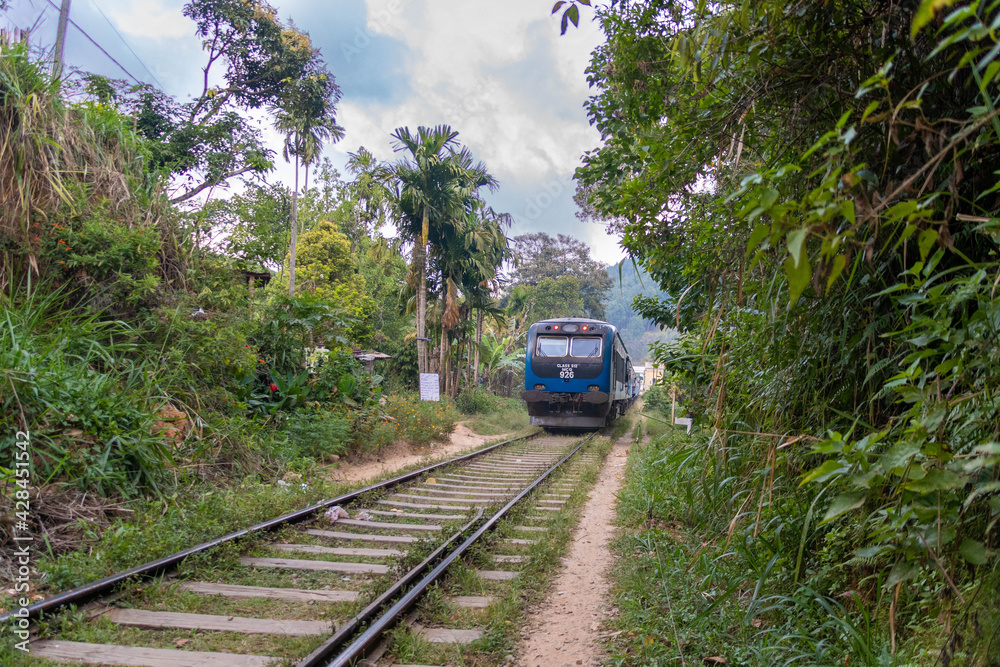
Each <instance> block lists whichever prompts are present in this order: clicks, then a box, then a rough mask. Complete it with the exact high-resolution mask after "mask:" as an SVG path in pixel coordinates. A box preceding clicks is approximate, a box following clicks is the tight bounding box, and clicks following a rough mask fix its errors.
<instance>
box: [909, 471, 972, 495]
mask: <svg viewBox="0 0 1000 667" xmlns="http://www.w3.org/2000/svg"><path fill="white" fill-rule="evenodd" d="M964 485H965V481H964V480H963V479H962V478H961V477H959V476H958V475H957V474H955V473H953V472H952V471H950V470H941V469H940V468H931V469H930V470H928V471H927V474H926V475H924V477H923V479H915V480H912V481H909V482H907V483H906V484H904V485H903V488H904V489H906V490H907V491H913V492H915V493H933V492H935V491H950V490H952V489H958V488H961V487H962V486H964Z"/></svg>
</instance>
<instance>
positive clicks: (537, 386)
mask: <svg viewBox="0 0 1000 667" xmlns="http://www.w3.org/2000/svg"><path fill="white" fill-rule="evenodd" d="M535 389H537V390H538V391H544V390H545V385H544V384H536V385H535Z"/></svg>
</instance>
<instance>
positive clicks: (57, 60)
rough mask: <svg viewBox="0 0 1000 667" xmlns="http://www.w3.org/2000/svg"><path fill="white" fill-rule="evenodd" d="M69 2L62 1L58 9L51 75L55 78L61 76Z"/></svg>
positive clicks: (66, 0)
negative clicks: (57, 24)
mask: <svg viewBox="0 0 1000 667" xmlns="http://www.w3.org/2000/svg"><path fill="white" fill-rule="evenodd" d="M70 1H71V0H62V7H60V8H59V29H58V30H57V31H56V47H55V53H54V54H53V62H52V74H53V75H55V76H57V77H58V76H60V75H61V74H62V61H63V50H64V49H65V47H66V24H67V23H68V22H69V3H70Z"/></svg>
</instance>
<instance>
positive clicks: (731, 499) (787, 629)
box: [615, 430, 920, 666]
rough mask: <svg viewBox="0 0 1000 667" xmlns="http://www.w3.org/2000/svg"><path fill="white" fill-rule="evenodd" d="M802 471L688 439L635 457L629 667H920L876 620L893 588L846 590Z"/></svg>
mask: <svg viewBox="0 0 1000 667" xmlns="http://www.w3.org/2000/svg"><path fill="white" fill-rule="evenodd" d="M737 444H738V446H736V445H737ZM790 458H791V457H789V456H788V455H786V454H784V453H777V455H775V452H774V451H773V443H770V442H767V441H766V440H762V439H758V440H756V441H755V440H754V439H751V438H746V437H743V438H741V441H740V442H739V443H734V442H733V441H730V442H729V446H723V444H722V443H720V442H717V441H716V440H715V439H712V438H710V437H709V436H707V435H705V436H699V437H696V438H695V439H693V440H692V439H689V438H688V437H687V436H686V435H684V433H683V432H682V431H679V430H672V431H668V432H667V433H666V434H665V435H664V436H663V437H661V438H659V439H658V440H655V441H654V442H652V443H651V444H649V445H648V446H647V447H645V448H637V449H636V451H635V452H634V453H633V456H632V457H631V458H630V461H629V468H628V471H627V477H626V482H625V487H624V489H623V491H622V493H621V494H620V500H619V505H618V510H619V517H620V519H621V521H622V522H623V523H624V524H625V525H627V526H631V527H635V528H637V529H638V531H628V532H627V533H626V534H625V536H623V537H622V538H621V539H620V540H619V541H618V543H617V545H616V547H615V548H616V550H617V551H618V554H619V556H620V562H619V566H618V571H617V573H616V579H617V587H618V591H617V598H618V604H619V606H620V607H621V608H622V619H621V621H620V622H619V629H624V630H627V631H628V632H630V633H631V635H632V636H631V637H629V636H627V635H626V636H623V637H622V638H621V639H619V640H618V642H617V648H616V652H617V654H618V657H619V659H620V660H622V662H621V663H620V664H626V663H628V664H666V663H665V662H661V661H665V660H671V659H673V660H680V657H679V655H678V646H677V642H680V645H681V646H682V647H684V648H683V649H682V651H683V652H686V653H687V656H686V657H685V658H684V659H685V660H688V659H691V658H698V659H699V660H700V659H703V658H705V657H712V656H719V657H721V658H724V659H725V660H727V661H729V664H757V665H793V664H798V665H832V664H844V656H846V655H850V664H852V665H873V666H874V665H893V664H899V665H902V664H908V663H907V657H906V656H907V654H906V652H905V651H901V652H899V654H897V655H896V656H892V655H890V652H889V630H888V626H887V624H885V623H884V622H881V620H876V619H881V618H884V615H885V612H886V611H887V609H886V603H885V602H884V600H883V599H882V598H881V596H880V595H878V594H877V593H875V592H876V591H878V590H880V588H881V587H880V586H878V585H870V584H867V583H866V582H858V581H853V582H848V581H840V580H839V579H838V576H842V575H841V574H840V573H841V571H840V570H839V569H838V567H837V565H838V564H839V562H840V561H841V559H844V554H843V553H842V552H839V551H838V552H837V553H825V552H824V548H826V542H825V541H824V536H825V533H826V531H828V530H829V528H827V527H820V526H819V525H818V524H819V522H818V520H816V521H809V520H805V519H804V518H803V517H806V516H808V515H809V513H810V512H809V508H810V504H811V502H812V499H811V497H810V496H809V495H808V494H807V493H806V492H805V491H803V490H800V489H799V488H798V485H797V483H796V478H795V477H794V476H789V475H788V474H787V468H788V466H789V465H794V463H793V462H792V461H791V460H790ZM772 466H776V467H777V468H779V470H778V471H777V473H776V474H775V475H774V476H773V477H772V475H771V468H772ZM803 545H805V548H804V549H803ZM803 551H804V552H805V553H804V554H803ZM831 563H832V565H830V564H831ZM675 633H676V634H677V637H675V636H674V635H675ZM646 638H656V639H655V640H649V639H646ZM668 640H669V641H668ZM626 657H628V659H626ZM636 658H638V659H636ZM914 664H920V663H919V662H918V663H914Z"/></svg>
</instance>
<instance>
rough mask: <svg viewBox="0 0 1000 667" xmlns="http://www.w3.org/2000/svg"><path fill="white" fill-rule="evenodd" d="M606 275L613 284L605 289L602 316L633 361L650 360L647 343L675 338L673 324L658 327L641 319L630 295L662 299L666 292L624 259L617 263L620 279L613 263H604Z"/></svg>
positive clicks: (643, 272) (632, 296)
mask: <svg viewBox="0 0 1000 667" xmlns="http://www.w3.org/2000/svg"><path fill="white" fill-rule="evenodd" d="M608 275H610V276H611V279H612V280H613V281H614V286H613V287H612V288H611V291H610V292H608V301H607V305H606V306H605V318H604V319H605V320H607V321H608V322H610V323H611V324H614V325H615V326H616V327H618V331H619V332H621V336H622V340H623V341H624V342H625V347H627V348H628V351H629V355H631V357H632V361H633V362H634V363H636V364H641V363H643V362H645V361H650V360H651V359H652V357H650V355H649V344H650V343H652V342H653V341H656V340H670V339H671V338H675V337H677V331H676V329H673V328H669V329H664V330H662V331H661V330H660V327H659V326H658V325H656V324H653V323H652V322H648V321H644V320H643V319H642V316H641V315H639V314H638V313H636V312H635V311H634V310H632V299H633V298H634V297H635V296H637V295H639V294H642V295H644V296H657V297H659V298H661V299H662V298H666V296H667V294H666V292H663V291H662V290H660V288H659V286H658V285H657V284H656V281H654V280H653V279H652V278H651V277H650V276H649V274H648V273H646V272H645V271H642V270H641V269H640V273H638V274H637V273H636V270H635V267H634V266H633V265H632V263H631V262H628V261H626V263H625V264H623V265H622V267H621V280H619V276H618V265H617V264H612V265H611V266H609V267H608Z"/></svg>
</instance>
